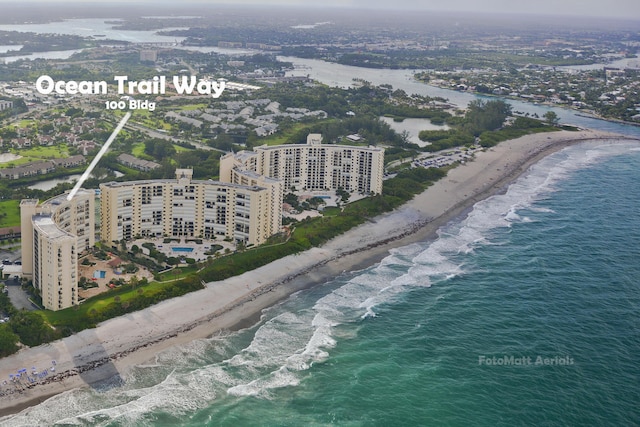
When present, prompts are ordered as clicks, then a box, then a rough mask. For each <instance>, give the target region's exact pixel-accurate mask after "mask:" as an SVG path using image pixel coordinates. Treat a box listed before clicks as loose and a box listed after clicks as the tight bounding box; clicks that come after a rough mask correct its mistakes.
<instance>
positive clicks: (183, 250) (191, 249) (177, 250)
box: [171, 247, 193, 252]
mask: <svg viewBox="0 0 640 427" xmlns="http://www.w3.org/2000/svg"><path fill="white" fill-rule="evenodd" d="M171 250H172V251H173V252H193V248H180V247H176V248H171Z"/></svg>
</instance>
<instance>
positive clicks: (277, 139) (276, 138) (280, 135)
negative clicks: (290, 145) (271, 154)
mask: <svg viewBox="0 0 640 427" xmlns="http://www.w3.org/2000/svg"><path fill="white" fill-rule="evenodd" d="M309 126H310V124H309V123H295V124H294V125H293V126H291V127H290V128H289V129H287V130H286V131H282V130H280V131H278V132H276V133H274V134H273V135H271V136H268V137H266V138H262V139H259V140H258V144H259V145H262V144H267V145H282V144H286V142H287V140H288V139H289V138H290V137H291V136H293V135H294V134H295V133H296V132H298V131H299V130H301V129H303V128H307V127H309Z"/></svg>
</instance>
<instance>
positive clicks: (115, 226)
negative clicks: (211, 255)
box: [100, 169, 282, 245]
mask: <svg viewBox="0 0 640 427" xmlns="http://www.w3.org/2000/svg"><path fill="white" fill-rule="evenodd" d="M192 177H193V170H191V169H177V170H176V179H164V180H151V181H130V182H111V183H108V184H101V185H100V192H101V221H102V222H101V233H102V235H101V237H102V240H103V241H105V242H116V241H118V242H119V241H121V240H131V239H134V238H136V237H142V238H144V237H147V238H157V237H177V238H183V237H184V238H203V239H215V238H222V239H225V238H226V239H231V240H234V241H236V242H243V243H244V244H246V245H258V244H261V243H264V242H265V241H266V240H267V238H269V237H270V236H272V235H273V234H275V233H278V232H279V231H280V224H281V221H282V219H281V217H282V187H281V186H282V184H281V183H280V182H279V181H275V180H268V179H262V180H261V179H258V178H259V177H257V178H256V179H255V180H249V181H246V184H244V185H241V184H234V183H229V182H226V183H225V182H218V181H211V180H208V181H195V180H193V179H192Z"/></svg>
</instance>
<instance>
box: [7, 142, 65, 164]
mask: <svg viewBox="0 0 640 427" xmlns="http://www.w3.org/2000/svg"><path fill="white" fill-rule="evenodd" d="M16 153H17V154H20V155H21V156H22V157H25V158H26V157H29V158H31V159H32V160H45V159H56V158H64V157H68V156H69V149H68V148H67V144H59V145H53V146H51V147H44V146H41V145H38V146H36V147H31V148H29V149H26V150H16Z"/></svg>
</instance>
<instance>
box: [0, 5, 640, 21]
mask: <svg viewBox="0 0 640 427" xmlns="http://www.w3.org/2000/svg"><path fill="white" fill-rule="evenodd" d="M3 3H4V4H7V3H11V4H12V5H13V6H17V5H16V2H15V0H0V4H3ZM22 3H42V4H47V5H51V6H52V7H54V6H55V5H56V4H64V3H82V4H83V6H85V7H86V6H87V5H90V4H96V5H98V4H104V5H109V4H113V3H126V4H129V5H132V6H133V5H140V4H153V5H154V6H156V7H157V6H161V5H162V6H176V7H181V6H186V7H189V6H191V5H197V4H203V5H205V4H206V6H207V7H211V6H215V5H216V4H219V5H225V6H229V5H238V6H263V7H264V6H295V7H307V6H308V7H315V8H328V7H334V8H335V7H338V8H362V9H380V10H396V11H398V10H421V11H442V12H446V11H449V12H463V11H464V12H485V13H496V14H498V13H505V14H539V15H575V16H596V17H597V16H602V17H620V18H626V19H631V20H640V2H638V1H637V0H609V1H607V2H604V1H602V0H562V1H558V0H538V1H535V2H530V1H524V0H481V1H475V0H448V1H442V0H426V1H420V2H417V1H415V0H396V1H394V2H388V1H386V0H325V1H324V2H323V3H322V5H319V4H318V3H311V2H309V1H308V0H217V1H214V2H210V1H207V0H187V1H184V2H177V1H175V0H136V1H133V2H132V1H126V0H111V1H105V0H66V1H56V2H46V3H45V2H43V1H42V0H22Z"/></svg>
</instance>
